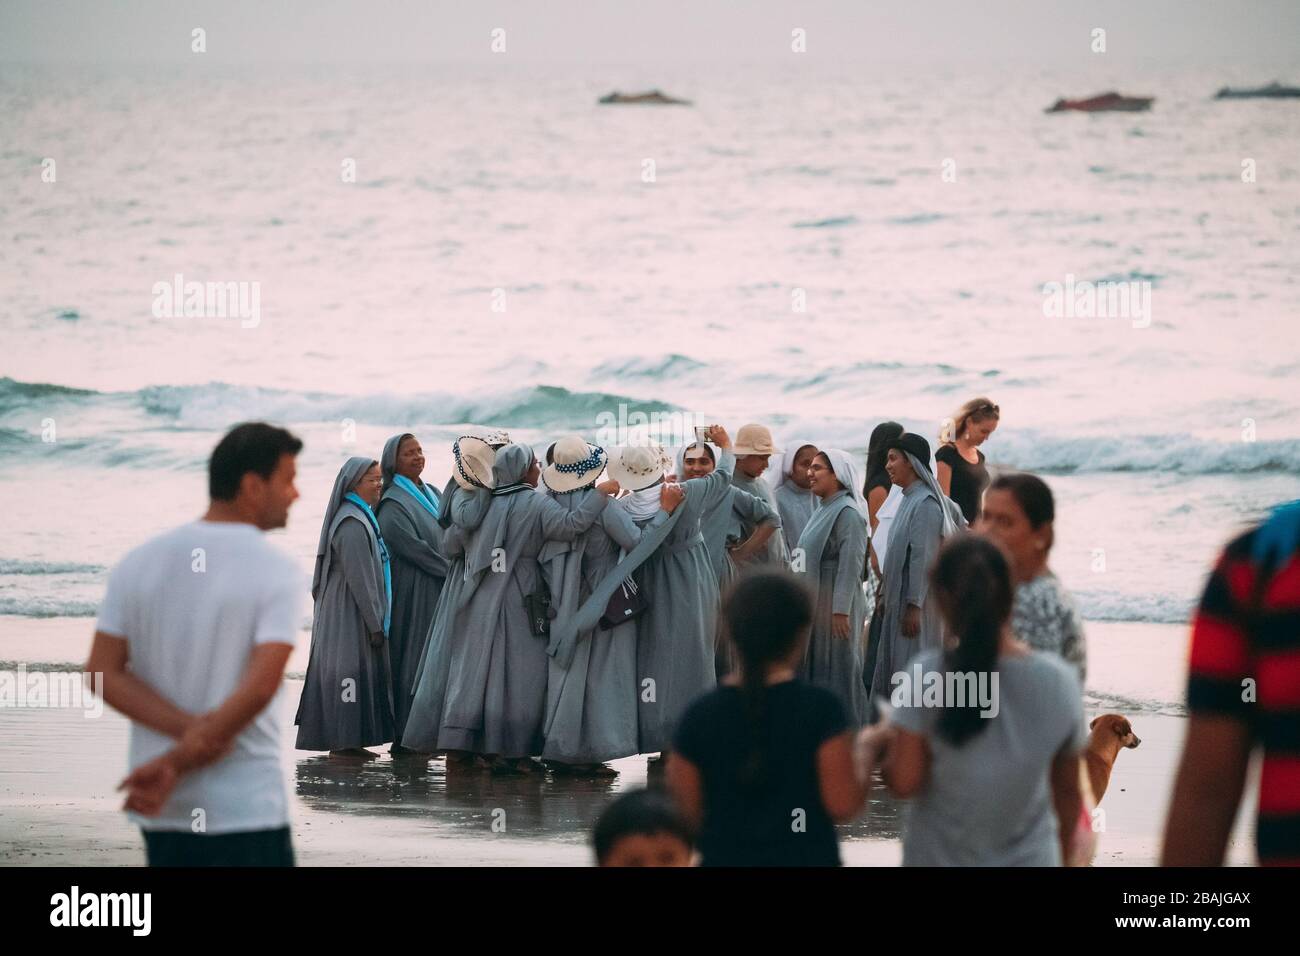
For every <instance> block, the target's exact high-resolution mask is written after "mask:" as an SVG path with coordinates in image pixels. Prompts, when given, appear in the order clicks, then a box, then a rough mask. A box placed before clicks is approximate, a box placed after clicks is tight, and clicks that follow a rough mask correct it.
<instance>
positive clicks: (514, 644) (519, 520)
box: [438, 445, 610, 772]
mask: <svg viewBox="0 0 1300 956" xmlns="http://www.w3.org/2000/svg"><path fill="white" fill-rule="evenodd" d="M493 476H494V479H495V481H494V487H493V489H492V493H491V494H492V497H491V501H490V502H489V503H488V506H487V512H486V513H485V514H484V516H483V520H482V523H481V524H480V525H479V526H478V528H476V529H475V530H473V531H470V532H462V531H461V530H460V529H459V528H455V527H453V528H452V529H451V530H450V531H449V532H448V534H447V537H446V539H445V542H446V547H447V553H448V554H449V555H454V554H456V553H457V552H458V551H461V550H463V552H464V555H465V566H464V574H465V584H464V590H463V591H462V593H461V595H460V607H459V609H458V610H457V611H456V612H455V613H456V617H455V621H454V623H453V624H452V625H451V626H452V634H451V654H450V657H449V660H448V667H449V671H448V676H447V691H446V699H445V703H444V705H443V712H442V718H441V724H440V727H439V730H438V747H440V748H443V749H448V750H464V751H469V752H471V753H477V754H490V755H492V756H494V757H496V758H498V760H499V762H500V765H501V767H502V769H511V770H518V771H521V772H531V771H533V770H535V769H537V765H536V764H535V763H533V762H532V761H531V760H530V759H529V758H530V757H532V756H535V755H537V754H540V753H541V752H542V737H543V726H544V724H545V718H546V682H547V670H548V663H549V659H548V656H547V639H546V638H545V637H539V636H535V635H534V634H533V632H532V629H531V626H530V623H529V614H528V609H527V606H526V605H525V597H526V596H527V595H531V594H536V593H538V592H539V591H541V590H544V587H545V584H544V582H543V580H542V574H541V566H540V565H539V563H538V556H539V555H540V554H541V551H542V548H543V546H544V545H545V544H546V542H547V541H550V540H561V541H572V540H573V539H574V538H576V537H578V536H579V535H580V534H581V533H582V532H584V531H586V530H587V529H588V528H589V527H591V525H592V523H593V522H595V521H596V519H598V518H599V517H600V514H601V512H602V511H603V510H604V509H605V507H606V505H607V504H608V503H609V500H610V499H609V497H608V496H607V495H604V494H594V495H590V496H587V497H586V499H585V500H584V501H583V502H582V503H581V504H580V505H579V506H578V507H577V508H575V509H573V510H569V509H568V508H565V507H563V506H561V505H559V504H557V503H556V502H555V501H553V500H552V499H551V498H549V497H547V496H546V495H544V494H541V493H540V492H538V491H537V489H536V487H534V485H535V482H536V481H537V459H536V458H535V457H534V455H533V452H532V449H531V448H529V447H528V446H527V445H507V446H506V447H504V448H502V449H501V450H500V451H498V452H497V455H496V461H495V464H494V465H493ZM449 612H450V609H449Z"/></svg>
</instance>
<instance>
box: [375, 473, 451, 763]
mask: <svg viewBox="0 0 1300 956" xmlns="http://www.w3.org/2000/svg"><path fill="white" fill-rule="evenodd" d="M430 491H431V493H432V494H433V495H434V497H435V500H436V498H437V492H435V491H432V489H430ZM375 514H376V516H377V517H378V518H379V528H380V531H382V532H383V535H384V541H385V542H386V543H387V544H388V550H389V553H390V555H391V560H392V577H393V619H392V624H391V626H390V627H389V631H388V641H389V657H390V659H391V661H392V670H393V716H394V722H395V725H396V731H397V736H396V739H397V740H399V741H400V740H401V739H402V733H403V731H404V730H405V728H406V717H407V714H408V713H409V712H410V709H411V694H412V690H413V688H414V686H415V675H416V672H417V671H418V670H419V669H420V663H421V661H423V660H424V647H425V644H426V643H427V642H428V640H429V629H430V628H431V627H432V626H433V615H434V611H435V610H436V609H437V607H438V598H439V597H440V596H441V595H442V585H443V582H444V581H445V580H446V578H447V559H446V558H445V557H443V555H442V536H443V531H442V527H441V526H440V525H439V524H438V522H437V520H436V519H435V518H434V517H433V515H431V514H430V513H429V512H428V511H427V510H425V509H424V508H423V507H421V506H420V504H419V503H418V502H415V501H412V500H411V496H410V494H409V493H408V492H407V491H406V490H404V489H403V488H400V487H398V486H397V485H391V486H389V488H388V490H387V491H385V492H384V496H383V498H381V499H380V501H379V507H378V509H377V510H376V512H375Z"/></svg>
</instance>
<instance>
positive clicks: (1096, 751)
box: [1083, 714, 1142, 803]
mask: <svg viewBox="0 0 1300 956" xmlns="http://www.w3.org/2000/svg"><path fill="white" fill-rule="evenodd" d="M1088 729H1089V730H1091V731H1092V733H1090V734H1089V735H1088V743H1087V744H1086V745H1085V746H1084V748H1083V759H1084V763H1085V765H1086V766H1087V768H1088V782H1089V783H1091V784H1092V798H1093V800H1094V801H1096V802H1097V803H1101V798H1102V797H1103V796H1105V794H1106V787H1107V786H1109V785H1110V772H1111V770H1112V769H1113V768H1114V766H1115V758H1116V757H1118V756H1119V752H1120V748H1122V747H1128V748H1129V749H1132V748H1134V747H1136V746H1137V745H1138V744H1140V743H1142V741H1141V740H1139V739H1138V735H1137V734H1135V733H1133V725H1132V724H1130V723H1129V722H1128V718H1127V717H1125V716H1124V715H1123V714H1099V715H1098V716H1096V717H1094V718H1093V719H1092V723H1090V724H1089V725H1088Z"/></svg>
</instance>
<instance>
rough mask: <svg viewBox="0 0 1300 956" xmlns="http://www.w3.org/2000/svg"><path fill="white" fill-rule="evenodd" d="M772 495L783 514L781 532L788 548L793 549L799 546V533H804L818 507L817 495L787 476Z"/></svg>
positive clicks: (778, 509)
mask: <svg viewBox="0 0 1300 956" xmlns="http://www.w3.org/2000/svg"><path fill="white" fill-rule="evenodd" d="M772 497H774V498H775V499H776V510H777V511H778V512H779V513H780V515H781V533H782V534H783V535H784V536H785V543H786V548H787V549H788V550H790V551H793V550H794V549H795V548H796V547H798V546H799V535H801V534H803V529H804V527H805V526H806V525H807V524H808V521H809V519H810V518H812V515H813V510H814V509H815V508H816V507H817V496H816V495H815V494H813V493H812V491H811V490H810V489H808V488H800V487H799V486H798V485H796V484H795V483H794V482H793V481H790V480H789V479H788V478H787V479H786V480H784V481H782V482H781V483H780V484H779V485H777V486H776V490H775V491H774V492H772Z"/></svg>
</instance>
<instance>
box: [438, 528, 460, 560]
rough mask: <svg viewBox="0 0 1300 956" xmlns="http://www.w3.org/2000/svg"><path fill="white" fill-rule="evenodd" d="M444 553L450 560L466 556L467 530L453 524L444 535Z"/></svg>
mask: <svg viewBox="0 0 1300 956" xmlns="http://www.w3.org/2000/svg"><path fill="white" fill-rule="evenodd" d="M442 553H443V554H445V555H446V556H447V558H448V560H454V559H455V558H461V557H464V556H465V532H464V530H463V529H462V528H460V527H458V526H457V525H452V526H451V527H450V528H448V529H447V532H446V534H444V535H443V536H442Z"/></svg>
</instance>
